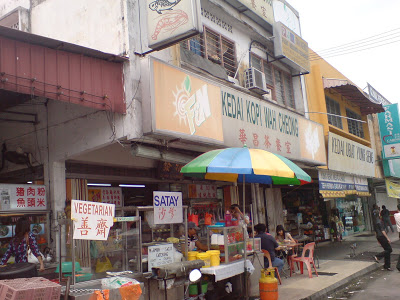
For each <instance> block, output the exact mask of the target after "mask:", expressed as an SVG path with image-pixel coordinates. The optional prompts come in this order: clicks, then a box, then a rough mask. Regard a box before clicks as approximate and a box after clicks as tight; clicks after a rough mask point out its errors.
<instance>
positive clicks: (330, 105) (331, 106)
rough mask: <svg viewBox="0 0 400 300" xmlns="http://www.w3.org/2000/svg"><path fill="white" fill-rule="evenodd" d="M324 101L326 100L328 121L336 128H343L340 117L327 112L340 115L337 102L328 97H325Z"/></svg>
mask: <svg viewBox="0 0 400 300" xmlns="http://www.w3.org/2000/svg"><path fill="white" fill-rule="evenodd" d="M325 102H326V111H327V113H328V123H329V124H331V125H333V126H335V127H337V128H340V129H343V125H342V118H341V117H336V116H332V115H329V114H333V115H338V116H340V115H341V114H340V105H339V103H338V102H336V101H335V100H333V99H331V98H329V97H325Z"/></svg>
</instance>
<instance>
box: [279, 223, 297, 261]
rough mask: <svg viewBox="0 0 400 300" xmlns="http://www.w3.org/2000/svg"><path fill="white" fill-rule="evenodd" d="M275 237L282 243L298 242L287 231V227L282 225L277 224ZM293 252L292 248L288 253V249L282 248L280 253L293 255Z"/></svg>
mask: <svg viewBox="0 0 400 300" xmlns="http://www.w3.org/2000/svg"><path fill="white" fill-rule="evenodd" d="M275 239H276V241H277V242H278V244H280V245H284V244H296V241H295V240H294V239H293V238H292V236H291V235H290V233H289V232H285V229H284V228H283V226H282V225H278V226H276V236H275ZM292 253H293V251H292V249H289V251H288V253H286V251H282V250H281V251H280V252H279V253H278V254H282V255H283V256H284V257H286V255H292Z"/></svg>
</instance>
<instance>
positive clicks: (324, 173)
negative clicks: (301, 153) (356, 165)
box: [318, 170, 355, 191]
mask: <svg viewBox="0 0 400 300" xmlns="http://www.w3.org/2000/svg"><path fill="white" fill-rule="evenodd" d="M318 181H319V190H320V191H354V190H355V186H354V176H351V175H349V174H344V173H340V172H333V171H329V170H318Z"/></svg>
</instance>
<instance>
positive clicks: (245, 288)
mask: <svg viewBox="0 0 400 300" xmlns="http://www.w3.org/2000/svg"><path fill="white" fill-rule="evenodd" d="M243 221H244V224H245V227H247V226H246V186H245V176H244V174H243ZM242 230H245V229H244V228H242ZM243 239H244V295H245V296H244V299H246V300H247V299H249V296H248V294H247V291H248V289H247V271H246V262H247V249H246V248H247V247H246V243H247V242H246V233H245V232H243Z"/></svg>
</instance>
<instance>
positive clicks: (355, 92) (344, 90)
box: [323, 78, 385, 115]
mask: <svg viewBox="0 0 400 300" xmlns="http://www.w3.org/2000/svg"><path fill="white" fill-rule="evenodd" d="M323 81H324V89H333V90H334V91H336V92H337V93H339V94H341V95H342V96H343V97H344V98H346V99H347V100H349V101H351V102H353V103H354V104H355V105H357V106H358V107H360V111H361V114H362V115H369V114H376V113H380V112H384V111H385V110H384V109H383V106H382V104H376V103H374V102H372V101H371V100H369V98H368V95H367V94H366V93H364V92H363V91H362V90H361V89H360V88H358V87H357V86H356V85H354V84H353V83H352V82H351V81H349V80H345V79H332V78H323Z"/></svg>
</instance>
